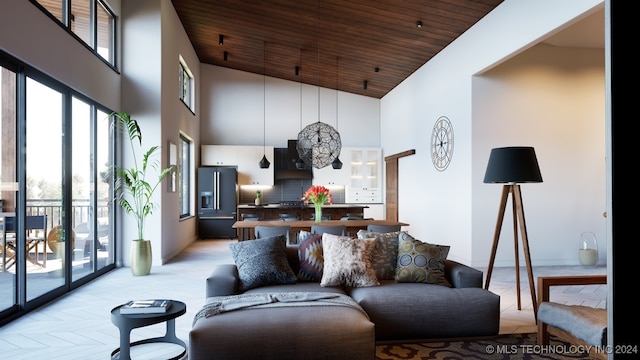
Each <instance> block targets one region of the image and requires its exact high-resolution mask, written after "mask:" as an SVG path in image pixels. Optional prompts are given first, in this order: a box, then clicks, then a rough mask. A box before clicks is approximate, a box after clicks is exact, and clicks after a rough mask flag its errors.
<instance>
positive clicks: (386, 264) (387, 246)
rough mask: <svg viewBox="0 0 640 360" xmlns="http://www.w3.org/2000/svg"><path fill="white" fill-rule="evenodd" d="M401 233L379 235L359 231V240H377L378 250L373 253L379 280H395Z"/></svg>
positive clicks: (374, 265)
mask: <svg viewBox="0 0 640 360" xmlns="http://www.w3.org/2000/svg"><path fill="white" fill-rule="evenodd" d="M399 234H400V232H399V231H394V232H388V233H378V232H371V231H367V230H360V231H358V239H371V238H373V239H376V249H375V251H374V252H373V260H372V262H373V268H374V269H375V271H376V277H377V278H378V280H393V279H394V278H395V275H396V264H397V263H398V235H399Z"/></svg>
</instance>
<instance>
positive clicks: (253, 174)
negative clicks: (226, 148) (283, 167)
mask: <svg viewBox="0 0 640 360" xmlns="http://www.w3.org/2000/svg"><path fill="white" fill-rule="evenodd" d="M237 148H238V185H265V186H273V185H274V181H273V169H274V167H275V164H274V158H273V146H264V147H263V146H237ZM263 155H266V156H267V160H269V162H270V163H271V165H269V168H267V169H262V168H260V166H259V164H258V163H259V162H260V160H262V156H263Z"/></svg>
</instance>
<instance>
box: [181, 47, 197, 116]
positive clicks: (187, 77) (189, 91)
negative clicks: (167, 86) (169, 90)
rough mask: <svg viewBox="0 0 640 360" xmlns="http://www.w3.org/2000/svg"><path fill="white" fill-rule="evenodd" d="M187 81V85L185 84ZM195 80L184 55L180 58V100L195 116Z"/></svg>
mask: <svg viewBox="0 0 640 360" xmlns="http://www.w3.org/2000/svg"><path fill="white" fill-rule="evenodd" d="M185 81H186V84H185ZM194 94H195V78H194V76H193V73H192V72H191V69H189V66H188V65H187V62H186V61H185V60H184V58H183V57H182V55H179V56H178V98H179V99H180V101H181V102H182V103H183V104H185V105H186V106H187V108H189V110H190V111H191V112H192V113H194V114H195V110H194V109H195V98H194Z"/></svg>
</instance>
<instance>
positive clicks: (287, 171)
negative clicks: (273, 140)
mask: <svg viewBox="0 0 640 360" xmlns="http://www.w3.org/2000/svg"><path fill="white" fill-rule="evenodd" d="M296 143H297V140H289V141H288V142H287V145H288V146H287V147H286V148H275V149H273V157H274V162H275V165H274V171H273V173H274V179H275V180H276V181H277V180H310V179H313V170H312V169H311V167H310V166H307V165H306V164H305V165H304V167H303V168H302V169H298V167H296V161H298V160H299V157H298V150H297V149H296ZM298 163H301V162H298Z"/></svg>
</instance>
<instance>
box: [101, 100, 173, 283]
mask: <svg viewBox="0 0 640 360" xmlns="http://www.w3.org/2000/svg"><path fill="white" fill-rule="evenodd" d="M111 116H114V117H115V121H114V122H113V126H116V127H117V128H118V129H120V130H121V131H123V132H124V133H125V134H126V138H127V139H128V142H129V145H130V146H131V154H132V158H133V164H132V167H119V166H116V165H114V174H115V194H116V200H117V201H118V203H119V204H120V206H122V208H123V209H124V211H125V212H126V213H127V214H130V215H132V216H133V217H134V218H135V220H136V226H137V232H138V233H137V237H136V238H134V239H133V241H132V242H131V254H130V255H131V258H130V260H131V272H132V273H133V275H148V274H149V272H150V271H151V262H152V256H151V240H149V239H145V237H144V225H145V220H146V218H147V216H148V215H151V214H152V213H153V210H154V209H155V208H156V207H157V204H156V203H154V202H153V193H154V192H155V191H156V189H157V188H158V186H159V185H160V183H161V182H162V180H163V179H164V178H165V177H166V176H167V175H168V174H169V173H170V172H171V170H172V169H171V167H168V168H165V169H160V161H159V160H158V159H157V158H154V155H156V153H157V152H158V151H159V150H160V147H159V146H151V147H150V148H149V149H147V150H146V151H145V152H144V153H142V162H139V161H138V156H137V153H138V152H139V151H140V149H137V148H138V147H141V146H142V132H141V130H140V125H139V124H138V122H137V121H136V120H135V119H133V118H132V117H131V115H129V114H128V113H126V112H113V113H111ZM150 170H151V171H150ZM151 172H157V173H158V175H157V176H156V177H154V178H151V175H152V174H151ZM148 178H150V180H148Z"/></svg>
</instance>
